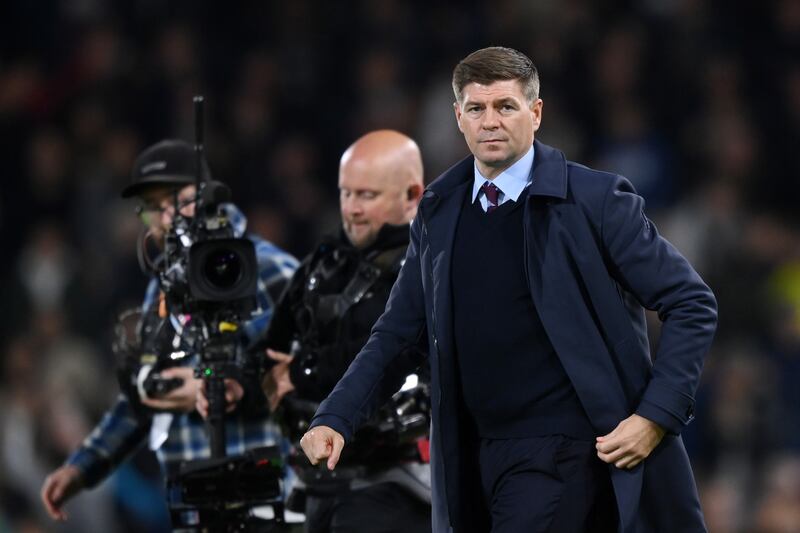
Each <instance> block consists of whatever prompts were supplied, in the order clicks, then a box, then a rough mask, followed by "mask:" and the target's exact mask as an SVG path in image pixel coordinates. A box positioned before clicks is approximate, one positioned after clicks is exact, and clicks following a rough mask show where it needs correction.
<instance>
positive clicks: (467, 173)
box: [424, 141, 567, 199]
mask: <svg viewBox="0 0 800 533" xmlns="http://www.w3.org/2000/svg"><path fill="white" fill-rule="evenodd" d="M533 146H534V150H535V156H534V161H533V181H532V183H531V186H530V187H529V188H528V194H529V196H550V197H554V198H561V199H564V198H566V197H567V160H566V158H565V157H564V154H563V152H561V151H560V150H557V149H555V148H553V147H552V146H548V145H546V144H543V143H541V142H539V141H534V142H533ZM474 162H475V158H474V157H473V156H472V155H470V156H468V157H465V158H464V159H462V160H461V161H459V162H458V163H456V164H455V165H453V166H452V167H450V169H448V170H446V171H445V172H444V173H443V174H442V175H441V176H439V177H438V178H436V179H435V180H434V181H433V182H432V183H431V184H430V185H428V187H427V189H426V191H425V195H424V198H429V199H435V198H437V197H438V198H441V197H444V196H448V195H449V194H451V193H452V192H453V190H454V189H456V188H458V186H459V185H463V184H464V183H467V182H469V181H470V180H471V179H472V178H473V168H474V164H475V163H474Z"/></svg>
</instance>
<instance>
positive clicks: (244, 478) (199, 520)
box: [159, 96, 284, 531]
mask: <svg viewBox="0 0 800 533" xmlns="http://www.w3.org/2000/svg"><path fill="white" fill-rule="evenodd" d="M194 110H195V145H194V150H195V154H196V161H197V162H196V168H197V174H196V181H195V184H196V188H197V192H196V197H195V206H194V216H191V217H189V216H184V215H183V213H181V210H180V206H179V205H178V202H177V194H176V196H175V206H174V207H175V212H174V217H173V224H172V227H171V229H170V231H169V232H168V233H167V235H166V236H165V246H164V257H165V264H166V266H165V268H164V269H163V271H161V272H160V273H159V277H160V280H161V285H162V289H163V290H164V292H165V296H166V305H167V308H168V309H169V310H170V312H177V313H179V314H180V315H181V316H182V317H183V318H182V321H183V324H182V326H183V327H182V332H181V335H182V336H183V337H184V339H185V340H187V341H188V343H189V344H190V345H191V349H192V351H193V352H194V353H196V354H197V355H198V356H199V364H198V365H197V366H196V367H195V377H197V378H201V379H202V380H203V382H204V385H205V389H206V396H207V398H208V401H209V409H208V418H207V422H206V427H207V430H208V436H209V445H210V451H211V457H210V458H209V459H201V460H193V461H187V462H184V463H182V464H181V466H180V468H179V471H178V473H177V475H176V476H173V477H171V478H170V480H169V484H168V496H169V502H170V514H171V517H172V522H173V527H174V528H175V529H176V530H179V531H241V530H243V528H246V530H247V531H251V530H252V531H271V530H272V525H274V524H280V523H283V501H282V499H281V495H282V485H281V480H282V477H283V470H284V463H283V459H282V457H281V454H280V450H279V449H278V447H277V446H268V447H264V448H258V449H254V450H250V451H248V452H246V453H244V454H243V455H238V456H232V457H228V456H226V435H225V379H226V378H228V377H239V376H241V372H240V368H239V366H238V365H237V361H236V359H237V349H238V348H239V345H240V344H241V342H240V341H241V338H240V328H239V324H240V323H241V322H242V321H243V320H244V319H246V318H247V317H248V316H249V315H250V314H251V312H252V310H253V309H254V308H255V306H256V290H257V282H258V263H257V258H256V254H255V247H254V245H253V243H252V242H251V241H250V240H248V239H244V238H237V237H236V236H235V235H234V231H233V228H232V226H231V222H230V220H228V217H227V215H226V213H225V212H224V211H223V209H222V208H221V204H223V203H224V202H227V201H228V200H229V199H230V189H229V188H228V187H227V186H226V185H224V184H222V183H220V182H218V181H213V180H210V179H207V176H206V175H205V172H204V170H205V165H204V158H203V97H202V96H195V97H194ZM261 505H269V506H270V507H271V508H272V510H273V517H272V518H271V519H269V520H268V521H265V520H263V519H261V520H259V519H258V518H256V517H254V516H252V514H251V513H250V511H251V510H252V509H253V508H254V507H257V506H261ZM270 524H271V525H270Z"/></svg>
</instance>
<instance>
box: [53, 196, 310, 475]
mask: <svg viewBox="0 0 800 533" xmlns="http://www.w3.org/2000/svg"><path fill="white" fill-rule="evenodd" d="M224 208H225V210H226V212H227V214H228V218H229V220H230V222H231V223H232V225H233V227H234V232H235V234H236V236H237V237H241V236H245V237H247V238H248V239H250V240H251V241H252V242H253V243H254V244H255V248H256V257H257V259H258V265H259V280H258V293H257V301H258V309H257V311H256V312H255V313H254V316H253V318H252V319H251V320H250V321H248V322H247V323H245V324H244V326H243V328H244V334H245V338H246V340H247V342H248V343H252V342H255V341H256V340H258V339H259V338H260V337H261V336H262V335H263V334H264V333H265V332H266V330H267V326H268V325H269V321H270V319H271V318H272V313H273V310H274V308H275V304H276V302H277V300H278V297H279V296H280V293H281V292H282V290H283V287H285V286H286V284H287V283H288V282H289V280H290V279H291V277H292V275H293V274H294V271H295V270H296V269H297V266H298V263H297V260H296V259H295V258H294V257H292V256H291V255H289V254H287V253H286V252H284V251H283V250H281V249H279V248H278V247H276V246H275V245H273V244H272V243H270V242H267V241H265V240H263V239H261V238H259V237H256V236H254V235H250V234H248V235H245V227H246V223H247V222H246V219H245V217H244V215H243V214H242V213H241V211H239V210H238V209H237V208H236V207H234V206H233V205H231V204H226V205H225V206H224ZM158 294H159V284H158V280H157V279H153V280H152V281H151V282H150V284H149V286H148V288H147V292H146V293H145V299H144V304H143V308H144V309H145V310H147V309H148V308H150V307H151V306H153V305H157V302H158ZM197 362H198V361H197V359H196V357H194V358H189V361H187V364H189V365H194V364H196V363H197ZM159 416H163V415H159ZM153 418H154V417H153V416H142V415H137V413H136V412H135V411H134V409H133V407H132V406H131V404H130V403H129V402H128V400H127V398H126V397H125V396H124V395H122V394H120V395H119V397H118V398H117V401H116V403H115V404H114V406H113V407H112V408H111V409H109V410H108V412H106V414H105V416H104V417H103V419H102V420H101V421H100V423H99V424H98V425H97V427H95V428H94V430H93V431H92V433H91V434H89V436H88V437H86V439H85V440H84V441H83V444H81V446H80V447H79V448H78V449H77V450H76V451H75V452H74V453H73V454H72V455H71V456H70V457H69V458H68V459H67V464H70V465H74V466H76V467H77V468H78V469H79V470H80V471H81V473H82V475H83V481H84V483H85V484H86V486H88V487H91V486H94V485H96V484H97V483H99V482H100V481H102V480H103V479H105V477H106V476H108V475H109V474H110V473H111V472H112V470H113V469H114V468H115V467H116V466H117V465H118V464H119V463H120V462H122V461H123V460H124V459H125V458H127V457H128V456H129V455H130V454H131V452H133V451H134V450H136V449H137V448H139V447H140V446H141V445H142V444H144V443H145V442H146V441H147V437H148V435H149V434H150V431H151V428H152V426H153ZM225 426H226V427H225V437H226V451H227V454H228V455H239V454H241V453H243V452H245V451H246V450H249V449H252V448H257V447H260V446H269V445H275V444H281V443H282V441H283V439H282V435H281V432H280V429H279V427H278V426H277V425H276V424H275V423H273V422H272V421H271V420H270V419H269V418H267V417H259V418H253V417H250V418H247V417H242V416H227V417H226V419H225ZM165 429H166V428H165ZM156 455H157V457H158V460H159V462H160V463H161V467H162V470H163V471H164V472H165V473H167V474H168V473H171V472H173V471H174V469H175V468H176V467H177V465H178V464H179V463H180V462H181V461H190V460H195V459H206V458H208V457H210V456H211V452H210V447H209V438H208V433H207V431H206V426H205V423H204V420H203V419H202V418H201V417H200V415H199V414H198V413H197V411H193V412H191V413H179V414H174V415H172V420H171V421H170V422H169V427H168V430H167V436H166V440H165V441H164V442H163V444H161V445H160V446H159V447H158V449H157V450H156Z"/></svg>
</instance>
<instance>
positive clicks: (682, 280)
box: [601, 176, 717, 434]
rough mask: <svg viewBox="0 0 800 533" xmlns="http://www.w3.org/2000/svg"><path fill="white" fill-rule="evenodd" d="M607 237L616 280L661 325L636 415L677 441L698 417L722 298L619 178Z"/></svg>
mask: <svg viewBox="0 0 800 533" xmlns="http://www.w3.org/2000/svg"><path fill="white" fill-rule="evenodd" d="M601 238H602V242H603V246H604V248H605V252H606V258H607V261H608V262H609V269H610V271H611V275H612V276H613V277H614V278H615V279H616V280H617V282H618V283H619V284H620V285H621V286H622V287H623V288H624V289H625V290H627V291H628V292H630V293H631V294H632V295H634V296H635V297H636V298H637V299H638V301H639V303H641V305H642V306H644V307H645V308H647V309H650V310H652V311H656V312H657V313H658V317H659V319H660V320H661V321H662V329H661V338H660V342H659V346H658V350H657V352H656V355H655V357H654V360H653V369H652V374H651V377H650V380H649V382H648V384H647V386H646V388H645V390H644V394H643V395H642V397H641V399H640V402H639V405H638V407H637V409H636V413H637V414H639V415H641V416H643V417H645V418H648V419H650V420H652V421H654V422H656V423H658V424H659V425H660V426H662V427H663V428H664V429H666V430H667V431H669V432H670V433H673V434H679V433H680V431H681V430H682V429H683V427H684V426H685V425H686V424H688V423H689V422H690V421H691V420H692V418H693V417H694V394H695V390H696V389H697V385H698V382H699V381H700V372H701V370H702V367H703V359H704V357H705V355H706V353H707V352H708V349H709V347H710V345H711V340H712V338H713V336H714V331H715V329H716V324H717V302H716V299H715V298H714V295H713V293H712V292H711V289H709V288H708V286H707V285H706V284H705V283H704V282H703V280H702V279H701V278H700V276H699V275H698V274H697V272H695V270H694V269H693V268H692V266H691V265H690V264H689V262H688V261H687V260H686V259H685V258H684V257H683V256H682V255H681V254H680V253H679V252H678V251H677V250H676V249H675V247H674V246H672V244H670V243H669V242H667V241H666V240H665V239H664V238H663V237H661V236H660V235H659V234H658V231H657V230H656V227H655V225H654V224H653V223H652V222H651V221H650V220H649V219H648V218H647V217H646V216H645V214H644V200H643V199H642V198H641V197H640V196H638V195H637V194H636V192H635V190H634V188H633V186H632V185H631V184H630V183H629V182H628V181H627V180H626V179H624V178H621V177H619V176H617V177H616V179H615V181H614V183H613V185H612V187H611V188H610V189H609V190H608V191H607V193H606V195H605V200H604V202H603V209H602V224H601Z"/></svg>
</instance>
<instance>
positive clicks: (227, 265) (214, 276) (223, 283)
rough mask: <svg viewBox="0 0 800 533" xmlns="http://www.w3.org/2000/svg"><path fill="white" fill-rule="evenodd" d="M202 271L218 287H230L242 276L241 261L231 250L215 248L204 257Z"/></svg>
mask: <svg viewBox="0 0 800 533" xmlns="http://www.w3.org/2000/svg"><path fill="white" fill-rule="evenodd" d="M203 273H204V274H205V276H206V279H207V280H208V281H209V282H210V283H211V284H212V285H213V286H214V287H215V288H218V289H230V288H231V287H233V286H234V285H235V284H236V282H238V281H239V279H240V278H241V277H242V262H241V260H240V258H239V256H238V254H236V253H235V252H233V251H231V250H225V249H221V250H216V251H214V252H213V253H211V254H209V256H208V258H207V259H206V263H205V267H204V268H203Z"/></svg>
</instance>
